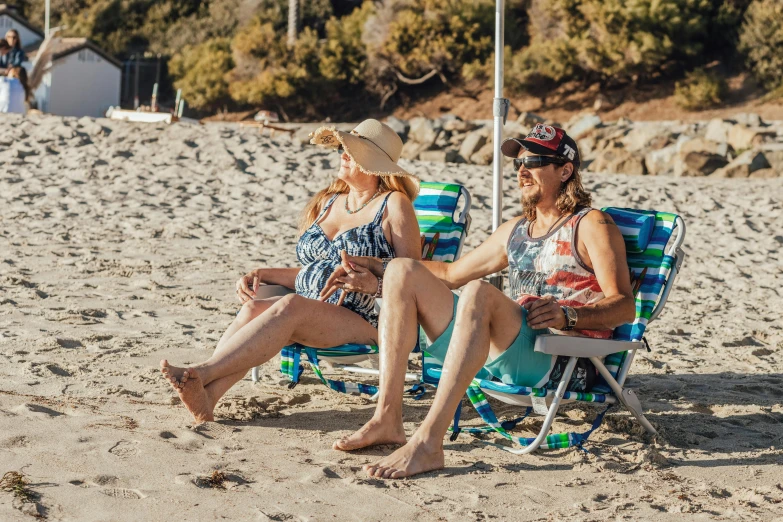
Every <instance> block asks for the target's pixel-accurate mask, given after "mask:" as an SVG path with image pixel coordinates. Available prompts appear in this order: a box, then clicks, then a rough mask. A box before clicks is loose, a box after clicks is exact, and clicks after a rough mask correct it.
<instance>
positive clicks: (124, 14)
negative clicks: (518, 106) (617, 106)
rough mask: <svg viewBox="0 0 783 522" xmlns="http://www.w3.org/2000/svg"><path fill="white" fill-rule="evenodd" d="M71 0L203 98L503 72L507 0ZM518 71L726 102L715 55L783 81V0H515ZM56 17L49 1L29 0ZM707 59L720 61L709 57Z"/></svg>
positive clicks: (90, 22)
mask: <svg viewBox="0 0 783 522" xmlns="http://www.w3.org/2000/svg"><path fill="white" fill-rule="evenodd" d="M289 3H290V2H289V0H210V1H206V0H204V1H200V0H60V1H58V2H55V3H53V4H52V8H53V10H54V11H53V25H65V26H67V29H66V32H65V34H66V35H78V36H88V37H90V38H91V39H92V40H94V41H95V42H96V43H98V44H99V45H101V46H103V47H104V48H105V49H106V50H107V51H109V52H111V53H113V54H115V55H117V56H119V57H121V58H124V57H127V56H128V55H130V54H131V53H139V52H152V53H162V54H163V55H164V56H166V57H167V59H168V60H169V62H168V66H169V73H170V75H171V76H172V78H173V80H174V85H175V86H176V87H178V88H182V89H183V91H184V93H185V96H186V98H187V100H188V102H189V104H190V105H191V106H193V107H196V108H199V109H204V110H215V109H217V108H220V107H224V106H227V105H228V106H232V107H242V106H246V107H265V108H269V109H273V110H278V111H281V112H283V113H284V114H285V113H287V114H289V115H293V114H296V115H297V116H299V117H307V116H310V117H324V116H329V115H331V116H339V115H345V114H346V113H347V112H350V110H349V108H350V107H351V106H353V105H361V104H362V103H372V104H374V105H376V106H377V105H384V104H388V103H394V102H395V100H398V99H400V97H401V96H406V95H407V94H409V93H411V92H412V91H413V90H414V89H416V87H417V86H419V85H422V84H426V85H427V86H428V89H429V90H430V92H432V91H433V89H435V90H436V89H438V88H448V87H449V86H452V85H464V84H466V83H469V82H473V83H476V82H479V83H480V84H483V82H489V81H490V79H491V73H492V54H493V32H494V4H495V2H494V0H383V1H371V0H365V1H362V0H339V1H338V0H300V9H299V24H298V32H297V34H296V39H295V41H292V42H289V41H287V38H286V34H287V29H288V25H289V23H288V22H289V20H288V9H289ZM506 5H507V15H506V44H507V53H506V76H507V78H506V81H507V85H508V87H509V88H510V89H511V90H512V92H513V91H516V92H523V91H524V92H528V93H533V94H535V95H537V96H541V97H542V98H543V97H545V96H546V94H547V92H549V91H550V90H551V89H552V88H554V87H557V86H558V85H561V84H564V83H566V82H571V81H574V80H577V81H579V82H581V84H582V85H586V84H591V83H600V84H601V85H602V86H603V87H608V88H611V87H616V86H623V85H629V84H640V83H645V82H651V81H658V80H659V79H680V80H682V81H681V82H680V83H679V84H678V87H677V94H678V99H680V100H681V103H682V105H683V106H684V107H686V108H689V109H699V108H703V107H707V106H710V105H714V104H717V103H720V100H721V97H722V96H723V95H724V93H725V85H723V83H722V80H720V78H717V77H716V74H715V72H714V71H712V70H710V68H709V67H707V66H710V65H711V66H712V68H713V69H714V67H715V64H716V63H718V64H723V66H724V67H728V68H730V69H732V70H735V71H736V70H737V69H738V64H742V65H741V67H744V68H745V69H747V70H748V71H749V72H750V73H751V74H752V75H753V76H754V77H755V78H756V79H757V80H758V81H759V83H760V84H762V85H763V86H764V87H766V88H768V89H770V90H774V89H778V88H779V87H780V86H781V85H783V3H781V2H780V0H510V1H508V2H506ZM21 7H22V9H23V12H24V14H25V15H26V16H27V17H28V18H30V19H31V20H32V21H33V22H34V23H36V24H39V25H42V21H43V0H23V1H22V2H21ZM705 67H706V68H705Z"/></svg>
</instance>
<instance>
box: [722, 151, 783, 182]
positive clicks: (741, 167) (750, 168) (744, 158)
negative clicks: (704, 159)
mask: <svg viewBox="0 0 783 522" xmlns="http://www.w3.org/2000/svg"><path fill="white" fill-rule="evenodd" d="M769 168H770V164H769V162H768V161H767V158H766V157H765V156H764V153H763V152H761V151H754V150H747V151H745V152H743V153H742V154H740V155H739V156H737V157H736V158H734V160H733V161H732V162H731V163H729V164H728V165H726V166H725V167H723V168H720V169H718V170H716V171H715V172H714V173H713V174H712V175H713V176H715V177H716V178H747V177H748V176H750V175H751V174H752V173H753V172H756V171H757V170H762V169H769Z"/></svg>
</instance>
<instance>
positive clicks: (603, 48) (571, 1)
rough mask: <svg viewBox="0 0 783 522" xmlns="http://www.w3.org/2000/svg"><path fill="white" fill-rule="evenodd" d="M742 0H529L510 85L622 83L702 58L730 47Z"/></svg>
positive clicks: (701, 60)
mask: <svg viewBox="0 0 783 522" xmlns="http://www.w3.org/2000/svg"><path fill="white" fill-rule="evenodd" d="M744 1H745V0H715V1H711V0H634V1H627V0H532V3H531V6H530V11H529V17H530V24H529V27H528V32H529V33H530V39H531V40H530V46H529V47H527V48H525V49H524V50H522V51H520V52H518V53H516V54H515V56H514V58H513V60H512V66H511V68H510V70H509V77H510V83H511V84H512V85H514V86H516V87H517V88H519V89H524V90H530V89H534V88H537V87H538V88H542V87H545V86H550V85H552V84H557V83H560V82H564V81H567V80H573V79H581V80H586V81H588V82H593V81H600V82H602V83H627V82H632V81H640V80H644V79H646V78H650V77H653V76H656V75H659V74H665V73H667V72H669V71H670V69H672V68H677V67H683V66H688V65H689V64H697V65H698V64H700V63H704V62H705V60H706V56H707V55H708V54H709V53H717V52H719V51H721V52H722V51H724V50H725V46H726V45H731V42H732V41H733V37H734V36H733V35H735V34H736V25H737V21H738V19H739V17H740V16H741V14H742V7H743V2H744ZM732 28H733V29H732ZM716 34H720V35H721V38H720V39H716V38H715V36H716ZM707 44H709V46H708V45H707Z"/></svg>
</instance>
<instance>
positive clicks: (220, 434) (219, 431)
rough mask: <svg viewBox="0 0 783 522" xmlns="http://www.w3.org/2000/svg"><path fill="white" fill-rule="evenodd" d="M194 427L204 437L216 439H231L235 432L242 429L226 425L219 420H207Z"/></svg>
mask: <svg viewBox="0 0 783 522" xmlns="http://www.w3.org/2000/svg"><path fill="white" fill-rule="evenodd" d="M192 429H193V431H194V432H196V433H198V434H199V435H201V436H202V437H206V438H208V439H215V440H227V439H230V438H232V437H233V436H234V433H237V432H238V431H240V430H239V428H235V427H232V426H225V425H223V424H218V423H217V422H205V423H203V424H198V425H196V426H194V427H193V428H192Z"/></svg>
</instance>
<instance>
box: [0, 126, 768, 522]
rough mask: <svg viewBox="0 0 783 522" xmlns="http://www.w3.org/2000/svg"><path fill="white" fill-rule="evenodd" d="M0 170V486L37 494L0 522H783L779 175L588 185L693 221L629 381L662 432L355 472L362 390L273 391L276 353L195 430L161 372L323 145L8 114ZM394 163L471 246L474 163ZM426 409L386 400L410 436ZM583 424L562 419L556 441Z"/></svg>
mask: <svg viewBox="0 0 783 522" xmlns="http://www.w3.org/2000/svg"><path fill="white" fill-rule="evenodd" d="M0 164H2V165H3V169H2V174H0V463H2V464H1V465H0V474H2V473H5V472H7V471H21V472H22V473H24V474H25V475H27V477H28V479H29V481H30V485H29V488H30V490H31V491H32V492H33V494H34V496H33V500H34V501H35V502H33V503H22V502H20V500H18V499H15V498H14V496H13V494H12V493H10V492H5V491H0V520H4V521H5V520H8V521H13V520H29V519H30V518H31V517H32V516H34V515H36V514H37V515H39V516H43V517H46V518H47V519H49V520H79V521H92V520H95V521H106V520H118V521H125V520H128V521H130V520H133V521H136V520H185V519H187V520H215V519H220V518H225V519H231V520H314V521H316V520H317V521H320V520H361V521H373V520H390V519H394V520H425V521H429V520H465V521H471V520H489V519H494V520H584V521H588V520H608V519H622V520H626V519H627V520H681V519H682V518H683V516H684V515H683V514H687V516H688V517H689V518H692V519H695V520H728V519H731V520H765V521H770V520H783V470H782V468H781V465H780V464H781V462H783V449H782V448H783V330H782V328H783V320H782V319H781V317H783V313H782V312H781V308H782V307H783V290H781V288H783V255H782V251H783V232H781V231H782V230H783V178H773V179H716V178H709V177H701V178H676V177H663V176H625V175H608V174H600V173H587V174H586V175H585V181H586V186H587V187H588V189H590V190H591V191H592V192H593V194H594V204H595V206H607V205H613V206H628V207H638V208H654V209H658V210H666V211H672V212H677V213H679V214H680V215H681V216H682V217H683V218H684V219H685V221H686V223H687V238H686V242H685V249H686V251H687V257H686V259H685V264H684V269H683V271H682V273H681V275H680V277H679V279H678V281H677V284H676V286H675V289H674V291H673V292H672V295H671V298H670V300H669V303H668V306H667V308H666V310H665V311H664V313H663V314H662V316H661V319H660V320H659V321H658V322H656V323H653V324H652V325H651V327H650V329H649V330H648V332H649V334H648V336H647V338H648V340H649V341H650V345H651V347H652V351H651V352H649V353H646V352H645V353H639V354H637V358H636V361H635V364H634V367H633V369H632V372H631V377H630V379H629V382H628V384H629V386H630V387H632V388H634V389H635V390H636V392H637V393H638V394H639V395H640V397H641V399H642V404H643V406H644V408H645V410H646V411H647V412H648V419H649V420H650V421H651V422H652V423H653V424H654V425H655V426H656V427H657V428H658V430H659V432H660V434H659V436H658V437H657V438H655V439H651V438H650V437H649V436H648V435H646V434H645V433H644V432H643V430H642V429H641V428H640V427H639V426H638V425H637V424H636V423H635V422H633V421H632V417H631V416H630V414H628V413H627V412H625V411H623V410H622V409H620V408H617V409H614V410H613V411H612V412H610V413H609V415H608V416H607V419H606V422H604V425H603V427H602V428H601V429H600V430H598V431H597V432H596V433H594V434H593V436H592V437H591V439H590V442H589V443H588V444H587V446H586V448H587V449H588V450H589V453H585V452H583V451H581V450H579V449H576V448H571V449H567V450H555V451H541V452H537V453H536V454H534V455H532V456H515V455H512V454H509V453H507V452H504V451H501V450H499V449H498V448H495V447H492V446H488V445H487V444H485V443H483V442H481V441H479V440H476V439H473V438H471V437H470V436H468V435H462V436H460V437H459V438H458V440H457V441H455V442H449V441H446V443H445V448H446V469H445V470H443V471H441V472H436V473H427V474H424V475H422V476H420V477H415V478H412V479H406V480H399V481H391V480H389V481H383V480H377V479H369V478H367V476H366V475H365V474H364V472H363V471H362V470H361V466H362V465H363V464H365V463H367V462H370V461H372V460H375V459H377V458H378V456H380V455H383V454H386V453H389V452H390V448H377V449H372V450H368V451H359V452H355V453H350V454H346V453H342V452H338V451H334V450H332V449H331V444H332V441H333V440H335V439H336V438H339V437H340V436H342V435H344V434H346V433H348V432H349V431H352V430H354V429H356V428H358V427H359V426H361V425H362V424H363V423H364V422H365V421H366V420H367V419H368V418H369V416H370V415H371V412H372V411H373V408H374V406H373V403H371V402H370V401H369V400H366V399H363V398H359V397H355V396H346V395H340V394H336V393H334V392H332V391H330V390H328V389H327V388H326V387H324V386H322V385H321V384H319V383H318V382H317V381H316V380H315V379H314V378H313V376H312V374H311V373H309V372H305V378H304V379H303V382H302V384H301V385H299V386H298V387H297V388H295V389H294V390H289V389H287V387H285V386H282V385H281V382H282V376H281V374H280V373H279V370H278V369H279V360H278V359H273V360H272V361H270V362H269V363H268V364H266V365H265V366H264V367H262V371H261V377H262V379H261V381H260V382H259V383H257V384H254V383H252V382H251V380H250V378H249V375H248V377H247V378H246V379H245V380H243V381H241V382H240V383H239V384H238V385H237V386H236V387H235V388H233V389H232V390H231V391H230V392H229V394H228V395H227V396H226V398H225V400H224V401H223V403H222V404H220V405H219V407H218V409H217V411H216V414H217V417H218V422H215V423H207V424H203V425H200V426H193V424H192V422H191V417H190V416H189V414H188V413H187V411H186V410H185V409H184V408H183V407H182V406H181V405H179V404H177V403H178V400H179V399H178V398H177V397H176V394H175V393H174V392H173V391H172V390H171V389H170V387H169V385H168V383H167V382H166V381H165V380H164V379H163V378H162V377H161V375H160V372H159V370H158V362H159V360H160V359H161V358H162V357H164V356H165V357H168V358H169V360H171V361H172V363H174V364H188V363H194V362H197V361H200V360H202V359H205V358H206V357H207V356H208V355H209V354H210V353H211V351H212V350H213V349H214V346H215V344H216V343H217V340H218V339H219V337H220V335H221V334H222V332H223V331H224V329H225V328H226V327H227V325H228V324H229V323H230V322H231V320H232V317H233V315H234V314H235V312H236V310H237V309H238V307H239V303H238V301H237V299H236V297H235V294H234V283H235V281H236V280H237V278H238V277H239V276H240V275H242V274H243V273H245V272H247V271H248V270H249V269H251V268H255V267H260V266H294V265H295V263H296V258H295V254H294V245H295V243H296V239H297V233H296V221H297V217H298V212H299V210H300V209H301V208H303V207H304V205H305V203H306V202H307V201H308V199H309V197H310V196H311V195H312V194H314V192H315V191H317V190H318V189H320V188H321V187H323V186H324V185H325V184H326V183H327V182H328V179H329V178H330V176H332V175H333V173H334V172H335V171H336V169H337V165H338V157H337V155H336V154H334V153H330V152H327V151H324V150H319V149H316V148H315V147H312V146H302V145H300V144H299V143H295V142H291V141H290V140H289V139H288V138H287V137H284V136H277V137H273V138H270V137H268V136H261V135H260V134H259V132H258V130H257V129H255V128H250V127H246V128H242V127H239V126H229V125H219V124H210V125H205V126H198V125H188V124H176V125H171V126H155V125H134V124H128V123H122V122H112V121H108V120H93V119H88V118H84V119H80V120H77V119H73V118H59V117H51V116H30V117H27V118H22V117H16V116H13V115H4V117H3V125H2V127H0ZM404 166H405V167H407V168H409V169H411V170H412V171H413V172H415V173H417V174H418V175H419V176H420V177H421V178H422V179H424V180H441V181H457V182H459V183H462V184H464V185H465V186H466V187H467V188H468V190H469V191H470V192H471V194H472V195H473V200H474V207H473V211H472V217H473V225H472V230H471V233H470V235H469V237H468V240H467V244H466V247H465V248H466V251H469V250H470V249H472V248H474V247H475V246H476V245H478V244H479V243H480V242H481V241H483V240H484V239H485V238H486V237H487V235H488V233H489V230H490V223H491V208H490V207H491V194H492V186H491V185H492V182H491V167H481V166H475V165H456V164H436V163H426V162H406V163H404ZM504 207H505V208H504V218H505V219H509V218H511V217H513V216H514V215H515V214H516V212H517V209H518V197H517V188H516V184H515V181H514V178H513V175H512V174H511V173H510V172H508V171H507V172H506V182H505V199H504ZM431 398H432V393H429V394H428V395H427V396H426V397H425V398H424V399H422V400H421V401H414V400H413V399H406V403H405V406H404V408H405V410H404V411H405V416H406V421H407V422H406V429H407V432H408V434H409V435H410V434H411V433H412V432H413V430H414V429H415V427H416V425H417V424H418V422H419V421H420V420H421V419H422V418H423V416H424V415H425V413H426V411H427V408H428V407H429V405H430V404H431ZM496 411H498V414H499V415H513V414H514V413H515V411H516V410H513V409H511V408H508V407H503V406H501V407H499V408H498V410H496ZM597 411H599V410H596V409H592V408H587V407H572V408H567V409H565V410H563V413H562V415H560V416H559V418H558V421H557V422H556V425H555V429H556V431H564V430H569V431H584V430H586V429H587V428H588V427H589V422H590V421H591V420H592V419H593V418H594V415H595V413H596V412H597ZM464 413H465V416H466V418H467V419H468V420H467V422H468V423H469V424H470V423H474V424H476V423H478V420H479V419H477V417H476V415H475V414H474V413H473V412H472V410H471V409H469V408H468V407H465V408H464ZM536 425H540V420H539V419H535V418H534V419H533V420H532V421H529V426H536ZM521 432H522V433H529V431H525V430H522V431H521ZM487 440H489V441H494V442H500V441H502V440H503V439H500V438H495V437H490V438H489V439H487ZM215 471H219V472H221V473H223V474H224V476H225V481H224V482H223V484H222V487H211V484H210V483H209V480H208V479H209V477H210V476H211V475H212V474H213V472H215Z"/></svg>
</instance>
